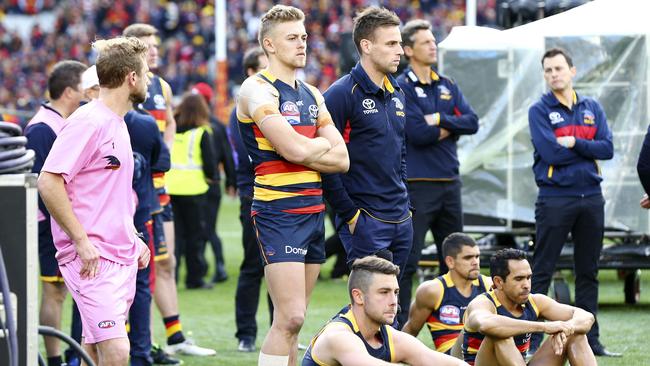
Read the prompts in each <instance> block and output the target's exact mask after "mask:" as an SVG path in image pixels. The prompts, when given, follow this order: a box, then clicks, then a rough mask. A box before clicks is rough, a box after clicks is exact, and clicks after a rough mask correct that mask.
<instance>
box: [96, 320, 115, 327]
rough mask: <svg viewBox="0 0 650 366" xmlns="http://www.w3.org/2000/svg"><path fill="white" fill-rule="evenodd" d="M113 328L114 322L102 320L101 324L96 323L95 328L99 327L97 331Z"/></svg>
mask: <svg viewBox="0 0 650 366" xmlns="http://www.w3.org/2000/svg"><path fill="white" fill-rule="evenodd" d="M114 326H115V321H114V320H102V321H101V322H99V323H97V327H99V329H109V328H113V327H114Z"/></svg>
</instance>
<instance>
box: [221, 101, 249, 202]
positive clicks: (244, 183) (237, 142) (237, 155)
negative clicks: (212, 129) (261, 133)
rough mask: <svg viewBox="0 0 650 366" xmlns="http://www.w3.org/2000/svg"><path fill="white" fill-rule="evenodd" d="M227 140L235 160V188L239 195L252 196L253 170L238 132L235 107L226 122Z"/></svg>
mask: <svg viewBox="0 0 650 366" xmlns="http://www.w3.org/2000/svg"><path fill="white" fill-rule="evenodd" d="M228 141H229V142H230V147H231V149H232V158H233V161H234V162H235V172H236V175H237V189H238V190H239V196H240V197H250V198H252V197H253V185H254V183H255V171H254V170H253V164H252V163H251V158H250V157H249V156H248V151H246V147H245V146H244V142H243V141H242V138H241V134H240V133H239V121H237V109H236V108H233V110H232V113H230V121H229V123H228Z"/></svg>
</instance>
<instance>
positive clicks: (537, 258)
mask: <svg viewBox="0 0 650 366" xmlns="http://www.w3.org/2000/svg"><path fill="white" fill-rule="evenodd" d="M604 206H605V200H604V199H603V196H602V195H601V194H597V195H592V196H587V197H538V199H537V202H536V203H535V223H536V241H535V252H534V255H533V263H532V265H533V278H532V289H531V291H532V292H533V293H542V294H546V293H547V292H548V288H549V285H550V283H551V277H552V276H553V272H554V271H555V265H556V263H557V261H558V259H559V257H560V252H561V250H562V247H563V246H564V243H565V242H566V241H567V239H568V235H569V233H570V234H571V237H572V238H573V243H574V254H573V261H574V269H575V289H576V290H575V305H576V307H579V308H582V309H584V310H586V311H588V312H590V313H592V314H594V316H596V313H597V312H598V259H599V258H600V252H601V249H602V248H603V233H604V220H605V213H604ZM598 335H599V334H598V322H596V323H594V325H593V327H592V328H591V330H590V331H589V333H587V338H588V339H589V343H590V344H593V343H594V342H598ZM539 340H541V335H536V336H535V337H534V340H533V342H535V341H537V342H539Z"/></svg>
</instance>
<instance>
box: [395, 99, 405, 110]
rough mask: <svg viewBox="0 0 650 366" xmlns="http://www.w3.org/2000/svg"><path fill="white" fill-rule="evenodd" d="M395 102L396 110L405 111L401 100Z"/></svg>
mask: <svg viewBox="0 0 650 366" xmlns="http://www.w3.org/2000/svg"><path fill="white" fill-rule="evenodd" d="M393 102H395V108H397V109H404V104H403V103H402V101H401V100H399V98H393Z"/></svg>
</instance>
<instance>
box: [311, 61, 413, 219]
mask: <svg viewBox="0 0 650 366" xmlns="http://www.w3.org/2000/svg"><path fill="white" fill-rule="evenodd" d="M384 89H385V90H384ZM384 89H381V88H379V87H378V86H377V85H375V83H373V82H372V80H370V78H369V77H368V74H366V72H365V71H364V70H363V68H362V67H361V64H360V63H357V65H356V66H355V67H354V68H353V69H352V71H351V72H350V73H349V74H348V75H346V76H344V77H342V78H340V79H339V80H337V81H336V82H335V83H334V84H333V85H332V86H331V87H330V88H329V89H327V91H326V92H325V94H323V95H324V97H325V104H326V105H327V109H328V110H329V112H330V114H331V115H332V119H333V120H334V124H335V125H336V128H338V130H339V131H340V132H341V135H342V136H343V140H344V141H345V143H346V145H347V149H348V154H349V156H350V169H349V171H348V172H347V173H346V174H322V177H323V178H322V179H323V188H324V196H325V198H326V199H327V201H328V202H329V203H330V205H331V206H332V208H333V209H334V211H335V212H336V213H337V215H338V216H339V217H340V218H341V219H343V220H344V221H346V222H347V221H350V220H351V219H352V218H353V217H354V215H355V214H356V212H357V210H358V209H363V210H365V211H367V212H368V213H369V214H370V215H373V216H374V217H375V218H377V219H380V220H385V221H391V222H392V221H396V222H397V221H403V220H406V219H407V218H408V217H409V216H410V212H409V200H408V194H407V191H406V143H405V136H404V124H405V122H406V117H405V113H404V93H403V92H402V90H401V89H400V87H399V85H398V84H397V82H396V80H395V79H394V78H393V77H392V76H390V75H388V76H387V77H385V78H384Z"/></svg>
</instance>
